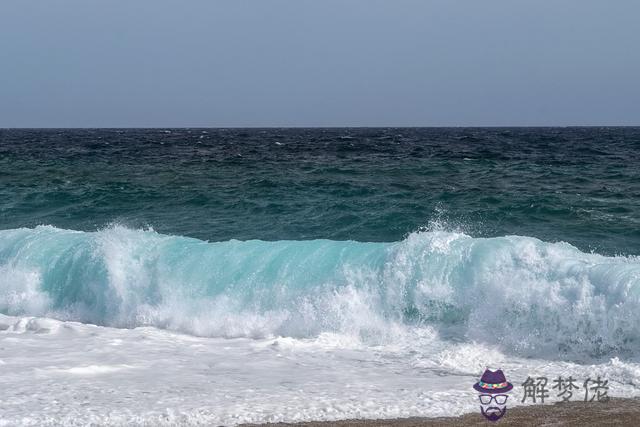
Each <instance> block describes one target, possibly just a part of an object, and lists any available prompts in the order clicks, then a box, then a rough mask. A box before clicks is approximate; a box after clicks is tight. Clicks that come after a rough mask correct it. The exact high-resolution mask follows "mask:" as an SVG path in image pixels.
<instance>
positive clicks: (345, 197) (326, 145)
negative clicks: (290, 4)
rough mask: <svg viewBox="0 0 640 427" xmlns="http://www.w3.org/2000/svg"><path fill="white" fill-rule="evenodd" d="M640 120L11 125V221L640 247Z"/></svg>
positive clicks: (248, 234)
mask: <svg viewBox="0 0 640 427" xmlns="http://www.w3.org/2000/svg"><path fill="white" fill-rule="evenodd" d="M639 164H640V129H638V128H602V129H601V128H562V129H559V128H551V129H539V128H535V129H464V128H461V129H268V130H260V129H255V130H252V129H206V130H203V129H191V130H185V129H180V130H178V129H172V130H142V129H141V130H0V224H2V228H5V229H9V228H17V227H23V226H26V227H33V226H36V225H40V224H46V225H54V226H57V227H60V228H66V229H74V230H83V231H93V230H96V229H97V228H101V227H104V226H105V225H108V224H110V223H112V222H117V223H120V224H124V225H128V226H130V227H132V228H139V227H145V226H152V227H153V228H154V229H155V230H157V231H158V232H161V233H164V234H172V235H182V236H189V237H196V238H199V239H202V240H215V241H225V240H229V239H241V240H246V239H262V240H300V239H332V240H356V241H386V242H391V241H399V240H402V239H403V238H404V237H405V236H406V235H407V234H408V233H410V232H413V231H416V230H418V229H419V228H420V227H424V226H428V225H429V224H430V223H432V222H434V221H440V222H443V223H446V226H447V227H448V228H449V229H453V228H455V229H460V230H462V231H466V232H468V233H470V234H471V235H473V236H474V237H496V236H503V235H520V236H530V237H537V238H540V239H542V240H544V241H548V242H556V241H565V242H568V243H571V244H574V245H576V246H577V247H579V248H580V249H582V250H585V251H591V250H594V251H597V252H598V253H601V254H607V255H612V254H637V253H638V248H640V222H639V221H640V167H638V165H639Z"/></svg>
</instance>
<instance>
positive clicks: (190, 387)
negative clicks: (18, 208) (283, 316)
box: [0, 315, 640, 426]
mask: <svg viewBox="0 0 640 427" xmlns="http://www.w3.org/2000/svg"><path fill="white" fill-rule="evenodd" d="M0 324H1V325H2V329H3V330H2V332H0V346H1V347H2V360H3V362H4V363H2V364H0V377H1V378H2V383H3V398H2V406H0V420H1V421H0V425H5V426H15V425H38V426H39V425H46V424H51V425H87V424H91V423H93V424H98V425H167V426H168V425H234V424H238V423H244V422H276V421H305V420H336V419H345V418H393V417H409V416H445V415H457V414H461V413H464V412H469V411H475V410H476V409H477V408H476V406H477V405H476V395H475V392H474V391H473V389H472V388H471V386H472V384H473V383H474V382H475V381H477V379H478V376H479V375H480V373H481V372H482V370H483V369H484V367H486V366H487V365H488V366H495V367H501V368H502V369H503V370H505V372H506V373H507V376H508V380H509V381H511V382H513V383H514V384H515V388H514V392H513V396H512V399H511V402H512V403H511V405H512V406H513V405H516V404H520V399H521V396H522V394H521V390H522V388H521V386H520V384H521V383H522V382H523V381H524V380H525V378H526V377H527V376H528V375H532V376H533V375H544V376H547V377H549V378H550V380H551V379H552V378H555V377H556V376H558V375H563V376H565V377H566V376H568V375H573V376H574V377H575V378H577V379H578V380H579V381H580V382H581V381H583V380H584V379H586V378H587V377H589V376H590V377H592V378H595V376H597V375H601V376H602V377H603V378H606V379H608V380H609V387H610V388H609V390H610V394H611V395H612V396H638V395H640V393H639V390H640V389H639V388H638V387H639V386H640V364H638V363H632V362H625V361H621V360H620V359H617V358H613V359H611V360H607V361H603V362H601V363H598V364H586V365H585V364H576V363H571V362H562V361H548V360H543V359H523V358H519V357H513V356H509V355H507V354H504V353H502V352H500V351H499V350H498V349H497V348H491V347H487V346H485V345H480V344H474V343H464V344H462V343H461V344H455V343H451V342H448V341H446V340H442V339H440V338H439V337H438V336H437V334H435V333H434V331H433V330H428V329H425V330H415V334H414V335H413V336H412V337H408V336H407V337H405V338H406V339H407V342H405V343H404V345H395V346H384V345H373V346H372V345H363V344H362V343H361V342H355V341H353V338H352V337H350V336H341V335H336V334H321V335H320V336H319V337H317V338H304V339H296V338H291V337H276V338H271V339H247V338H234V339H226V338H207V337H194V336H190V335H181V334H175V333H172V332H169V331H164V330H159V329H156V328H136V329H115V328H108V327H99V326H91V325H82V324H77V323H68V322H59V321H55V320H51V319H39V318H29V319H24V318H20V317H10V316H2V315H0ZM25 324H32V325H34V324H39V325H41V326H42V327H35V328H25V327H23V325H25ZM54 324H55V325H58V327H57V328H52V327H51V325H54ZM576 398H580V399H581V398H582V395H579V396H577V397H576Z"/></svg>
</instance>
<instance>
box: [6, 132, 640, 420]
mask: <svg viewBox="0 0 640 427" xmlns="http://www.w3.org/2000/svg"><path fill="white" fill-rule="evenodd" d="M638 165H640V129H636V128H603V129H596V128H575V129H571V128H569V129H269V130H261V129H251V130H246V129H244V130H239V129H228V130H225V129H217V130H216V129H190V130H189V129H167V130H0V313H1V314H2V315H1V316H0V340H2V341H1V342H2V346H1V347H0V375H2V378H3V379H4V381H5V382H6V383H7V390H11V392H9V393H7V394H6V395H5V396H4V400H3V402H4V406H3V407H1V408H0V420H2V421H6V422H7V423H8V425H13V424H34V425H38V424H42V423H46V422H50V423H53V424H73V423H74V422H80V423H90V422H95V423H100V424H103V423H107V424H119V423H121V424H131V423H134V424H136V423H139V424H144V423H150V424H172V423H174V424H175V423H185V424H198V423H202V424H212V423H213V424H220V423H222V424H234V423H237V422H246V421H257V422H261V421H281V420H285V421H296V420H310V419H339V418H353V417H396V416H416V415H418V416H420V415H423V416H441V415H451V414H457V413H462V412H465V411H470V410H475V409H476V406H477V405H476V404H475V400H474V396H473V390H472V389H471V384H473V382H474V381H476V380H477V376H478V375H479V374H480V373H481V371H482V370H483V369H484V367H486V366H494V367H498V366H499V367H502V368H503V369H505V371H506V372H507V374H508V376H509V378H510V379H511V380H513V382H514V384H516V383H518V382H522V381H523V380H524V379H525V378H526V377H527V376H528V375H530V374H538V375H547V376H549V377H551V376H553V375H559V374H562V375H565V376H566V375H574V376H575V377H578V376H582V377H586V376H594V375H602V376H604V377H606V378H608V379H609V380H610V382H611V394H612V395H620V396H635V395H639V394H640V388H639V386H638V385H639V384H640V327H639V326H638V325H640V318H638V316H639V314H638V313H640V259H639V258H638V255H640V167H639V166H638ZM54 319H55V320H54ZM94 325H95V326H94ZM34 376H35V377H36V378H37V379H38V384H39V385H38V386H37V387H35V388H34V387H32V386H31V385H30V384H32V382H31V381H28V380H30V379H32V378H34ZM514 393H516V394H517V393H518V391H517V390H515V391H514ZM43 402H44V404H43ZM87 405H88V407H90V408H92V409H91V411H87V410H86V407H87ZM25 408H28V410H27V409H25ZM78 420H79V421H78Z"/></svg>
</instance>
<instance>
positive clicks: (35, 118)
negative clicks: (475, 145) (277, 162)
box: [0, 0, 640, 127]
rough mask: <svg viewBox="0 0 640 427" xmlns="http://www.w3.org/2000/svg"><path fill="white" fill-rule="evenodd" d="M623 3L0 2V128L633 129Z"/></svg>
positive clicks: (639, 54) (634, 104)
mask: <svg viewBox="0 0 640 427" xmlns="http://www.w3.org/2000/svg"><path fill="white" fill-rule="evenodd" d="M639 19H640V1H637V0H616V1H604V0H386V1H382V0H341V1H337V0H315V1H309V0H248V1H245V0H221V1H216V0H189V1H184V0H175V1H166V0H108V1H107V0H104V1H98V0H56V1H53V0H30V1H25V0H0V127H200V126H202V127H245V126H247V127H254V126H255V127H269V126H278V127H279V126H322V127H324V126H566V125H594V126H599V125H640V21H639Z"/></svg>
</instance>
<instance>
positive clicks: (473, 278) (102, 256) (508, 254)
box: [0, 226, 640, 357]
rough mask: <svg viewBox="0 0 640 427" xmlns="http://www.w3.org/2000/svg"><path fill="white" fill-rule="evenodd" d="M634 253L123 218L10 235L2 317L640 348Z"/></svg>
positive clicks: (523, 348) (3, 245)
mask: <svg viewBox="0 0 640 427" xmlns="http://www.w3.org/2000/svg"><path fill="white" fill-rule="evenodd" d="M639 308H640V261H639V260H638V258H636V257H605V256H601V255H597V254H586V253H583V252H580V251H579V250H578V249H576V248H575V247H573V246H571V245H569V244H566V243H546V242H542V241H540V240H537V239H535V238H531V237H523V236H506V237H498V238H472V237H470V236H467V235H465V234H462V233H450V232H444V231H435V232H419V233H413V234H411V235H409V236H408V237H407V238H406V239H405V240H403V241H401V242H394V243H362V242H341V241H330V240H313V241H276V242H264V241H233V240H232V241H227V242H204V241H200V240H196V239H191V238H186V237H180V236H166V235H161V234H158V233H155V232H153V231H150V230H147V231H144V230H131V229H127V228H124V227H120V226H114V227H111V228H108V229H105V230H101V231H97V232H79V231H72V230H61V229H57V228H55V227H51V226H40V227H37V228H35V229H15V230H4V231H0V311H2V312H3V313H6V314H9V315H16V316H24V315H26V316H48V317H54V318H59V319H63V320H75V321H81V322H84V323H93V324H98V325H105V326H115V327H127V328H130V327H137V326H155V327H159V328H165V329H170V330H176V331H182V332H186V333H190V334H195V335H203V336H223V337H264V336H291V337H315V336H318V335H320V334H322V333H325V332H339V333H342V334H349V335H353V336H357V337H358V338H359V339H361V340H362V341H364V342H367V343H372V344H376V343H383V342H388V341H390V340H394V339H395V337H397V336H398V335H402V333H403V331H407V330H410V329H412V328H416V327H422V326H428V327H430V328H435V329H436V330H437V331H438V332H439V333H440V334H441V336H443V337H445V338H450V339H455V340H462V341H476V342H482V343H487V344H490V345H497V346H499V347H500V348H502V349H505V350H507V351H511V352H514V353H516V354H522V355H545V356H547V357H549V356H553V355H560V354H563V355H567V354H569V355H574V356H575V357H578V356H577V355H589V356H591V357H599V356H605V355H607V354H610V353H612V352H617V353H620V354H624V353H625V352H626V353H629V354H636V353H638V352H639V351H640V310H638V309H639Z"/></svg>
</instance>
